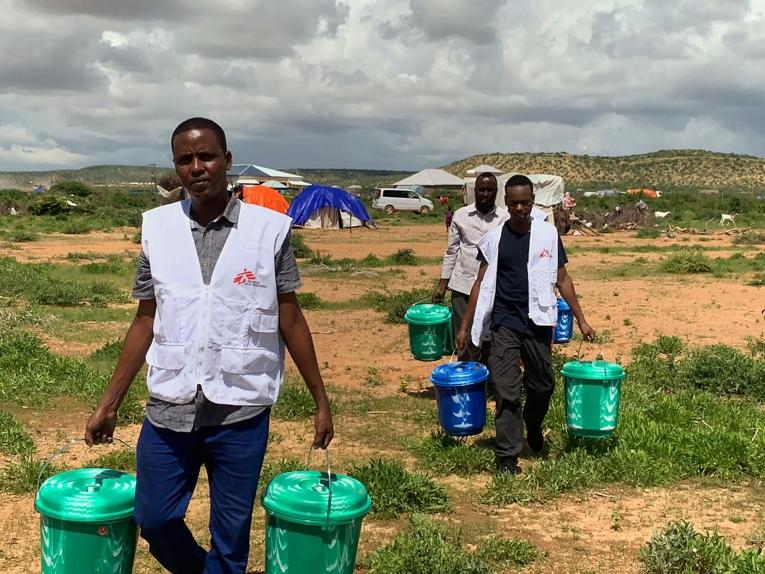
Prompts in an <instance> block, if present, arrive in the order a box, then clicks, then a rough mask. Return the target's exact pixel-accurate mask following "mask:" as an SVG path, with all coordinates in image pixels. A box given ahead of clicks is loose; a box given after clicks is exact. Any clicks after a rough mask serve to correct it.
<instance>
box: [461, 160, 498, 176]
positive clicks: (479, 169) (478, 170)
mask: <svg viewBox="0 0 765 574" xmlns="http://www.w3.org/2000/svg"><path fill="white" fill-rule="evenodd" d="M465 173H467V174H468V175H473V176H475V175H481V174H482V173H493V174H494V175H500V174H501V173H502V170H501V169H497V168H496V167H494V166H493V165H488V164H485V163H484V164H482V165H477V166H476V167H474V168H472V169H469V170H467V171H466V172H465Z"/></svg>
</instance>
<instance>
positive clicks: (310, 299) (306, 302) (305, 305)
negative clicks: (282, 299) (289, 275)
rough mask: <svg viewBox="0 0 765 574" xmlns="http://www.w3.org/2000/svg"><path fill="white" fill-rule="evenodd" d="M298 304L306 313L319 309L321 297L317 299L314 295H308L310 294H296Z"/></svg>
mask: <svg viewBox="0 0 765 574" xmlns="http://www.w3.org/2000/svg"><path fill="white" fill-rule="evenodd" d="M297 298H298V303H299V304H300V307H301V308H302V309H306V310H308V311H310V310H313V309H319V308H321V305H322V300H321V297H319V296H318V295H317V294H316V293H310V292H302V293H298V294H297Z"/></svg>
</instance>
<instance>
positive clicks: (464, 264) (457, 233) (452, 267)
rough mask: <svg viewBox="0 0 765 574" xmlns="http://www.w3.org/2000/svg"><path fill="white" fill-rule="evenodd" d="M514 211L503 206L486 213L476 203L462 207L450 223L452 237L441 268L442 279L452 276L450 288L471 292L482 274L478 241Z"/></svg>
mask: <svg viewBox="0 0 765 574" xmlns="http://www.w3.org/2000/svg"><path fill="white" fill-rule="evenodd" d="M509 217H510V215H509V214H508V212H507V210H506V209H505V208H503V207H495V208H494V209H492V210H491V211H490V212H489V213H486V214H483V213H481V212H480V211H478V209H476V206H475V203H471V204H470V205H466V206H465V207H461V208H459V209H458V210H457V211H456V212H455V213H454V218H453V219H452V224H451V225H450V226H449V238H448V240H447V245H446V253H445V254H444V263H443V266H442V268H441V279H449V289H451V290H452V291H458V292H459V293H464V294H466V295H469V294H470V290H471V289H472V288H473V283H475V279H476V277H477V276H478V268H479V266H480V264H479V262H478V259H477V258H478V242H479V241H480V240H481V237H483V236H484V235H485V234H486V233H488V232H489V231H491V230H492V229H494V228H495V227H497V226H498V225H501V224H502V222H504V221H506V220H507V219H508V218H509Z"/></svg>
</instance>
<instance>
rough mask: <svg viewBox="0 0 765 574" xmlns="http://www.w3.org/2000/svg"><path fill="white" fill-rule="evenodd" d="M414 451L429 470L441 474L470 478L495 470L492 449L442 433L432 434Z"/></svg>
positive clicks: (416, 446) (415, 447)
mask: <svg viewBox="0 0 765 574" xmlns="http://www.w3.org/2000/svg"><path fill="white" fill-rule="evenodd" d="M413 450H414V452H415V453H416V454H417V456H418V457H419V458H420V460H422V462H423V463H424V464H425V465H426V466H427V467H428V468H430V469H431V470H434V471H435V472H438V473H439V474H458V475H460V476H470V475H471V474H475V473H478V472H487V471H491V470H493V469H494V452H493V451H492V450H491V449H489V448H485V447H481V446H477V445H475V444H467V443H466V442H463V441H460V440H458V439H456V438H453V437H450V436H449V435H447V434H444V433H443V432H441V431H436V432H433V433H431V435H430V437H428V438H426V439H424V440H423V441H422V442H420V443H419V444H417V445H415V446H414V449H413Z"/></svg>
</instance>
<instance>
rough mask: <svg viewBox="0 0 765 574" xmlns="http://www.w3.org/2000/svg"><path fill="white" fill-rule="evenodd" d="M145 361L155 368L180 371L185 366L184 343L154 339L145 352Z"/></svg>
mask: <svg viewBox="0 0 765 574" xmlns="http://www.w3.org/2000/svg"><path fill="white" fill-rule="evenodd" d="M146 362H147V363H149V365H151V366H152V367H155V368H157V369H165V370H171V371H180V370H181V369H183V367H184V366H186V345H183V344H175V345H170V344H166V343H158V342H157V341H154V342H153V343H152V344H151V347H149V351H148V352H147V353H146Z"/></svg>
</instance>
